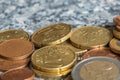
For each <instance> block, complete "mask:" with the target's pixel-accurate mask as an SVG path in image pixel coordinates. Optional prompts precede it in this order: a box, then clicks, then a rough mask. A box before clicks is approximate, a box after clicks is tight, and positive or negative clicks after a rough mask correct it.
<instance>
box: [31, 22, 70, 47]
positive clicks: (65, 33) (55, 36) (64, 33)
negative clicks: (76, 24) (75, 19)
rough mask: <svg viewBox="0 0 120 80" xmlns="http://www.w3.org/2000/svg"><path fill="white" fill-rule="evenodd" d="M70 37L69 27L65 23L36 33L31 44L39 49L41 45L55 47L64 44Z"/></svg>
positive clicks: (50, 26)
mask: <svg viewBox="0 0 120 80" xmlns="http://www.w3.org/2000/svg"><path fill="white" fill-rule="evenodd" d="M70 36H71V26H70V25H68V24H65V23H58V24H53V25H49V26H47V27H44V28H42V29H40V30H38V31H36V32H35V33H34V34H33V35H32V37H31V40H32V42H33V43H34V44H35V45H36V46H37V47H40V46H41V45H42V46H44V45H55V44H59V43H62V42H64V41H65V40H67V39H68V38H69V37H70Z"/></svg>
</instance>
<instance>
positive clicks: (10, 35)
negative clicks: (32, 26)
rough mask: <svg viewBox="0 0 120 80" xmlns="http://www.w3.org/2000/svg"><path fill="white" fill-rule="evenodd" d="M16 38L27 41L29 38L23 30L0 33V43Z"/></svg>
mask: <svg viewBox="0 0 120 80" xmlns="http://www.w3.org/2000/svg"><path fill="white" fill-rule="evenodd" d="M17 38H18V39H26V40H29V38H30V36H29V34H28V33H27V32H25V31H23V30H5V31H2V32H0V43H1V42H3V41H6V40H9V39H17Z"/></svg>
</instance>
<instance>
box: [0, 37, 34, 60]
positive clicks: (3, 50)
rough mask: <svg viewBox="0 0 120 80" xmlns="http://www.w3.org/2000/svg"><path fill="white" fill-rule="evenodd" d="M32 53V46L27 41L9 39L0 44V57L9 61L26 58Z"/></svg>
mask: <svg viewBox="0 0 120 80" xmlns="http://www.w3.org/2000/svg"><path fill="white" fill-rule="evenodd" d="M33 51H34V44H33V43H31V42H30V41H28V40H23V39H11V40H8V41H5V42H3V43H1V44H0V56H1V57H3V58H5V59H9V60H18V59H24V58H27V57H28V56H30V55H31V54H32V52H33Z"/></svg>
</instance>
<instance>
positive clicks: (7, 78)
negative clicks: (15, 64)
mask: <svg viewBox="0 0 120 80" xmlns="http://www.w3.org/2000/svg"><path fill="white" fill-rule="evenodd" d="M1 79H2V80H34V73H33V72H32V71H31V70H29V69H27V68H21V69H14V70H10V71H7V72H5V73H3V74H2V75H1Z"/></svg>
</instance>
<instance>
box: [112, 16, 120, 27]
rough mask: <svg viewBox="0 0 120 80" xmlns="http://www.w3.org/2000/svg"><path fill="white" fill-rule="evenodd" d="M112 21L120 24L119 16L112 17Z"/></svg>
mask: <svg viewBox="0 0 120 80" xmlns="http://www.w3.org/2000/svg"><path fill="white" fill-rule="evenodd" d="M113 22H114V23H115V24H116V25H117V26H120V16H115V17H114V18H113Z"/></svg>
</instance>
